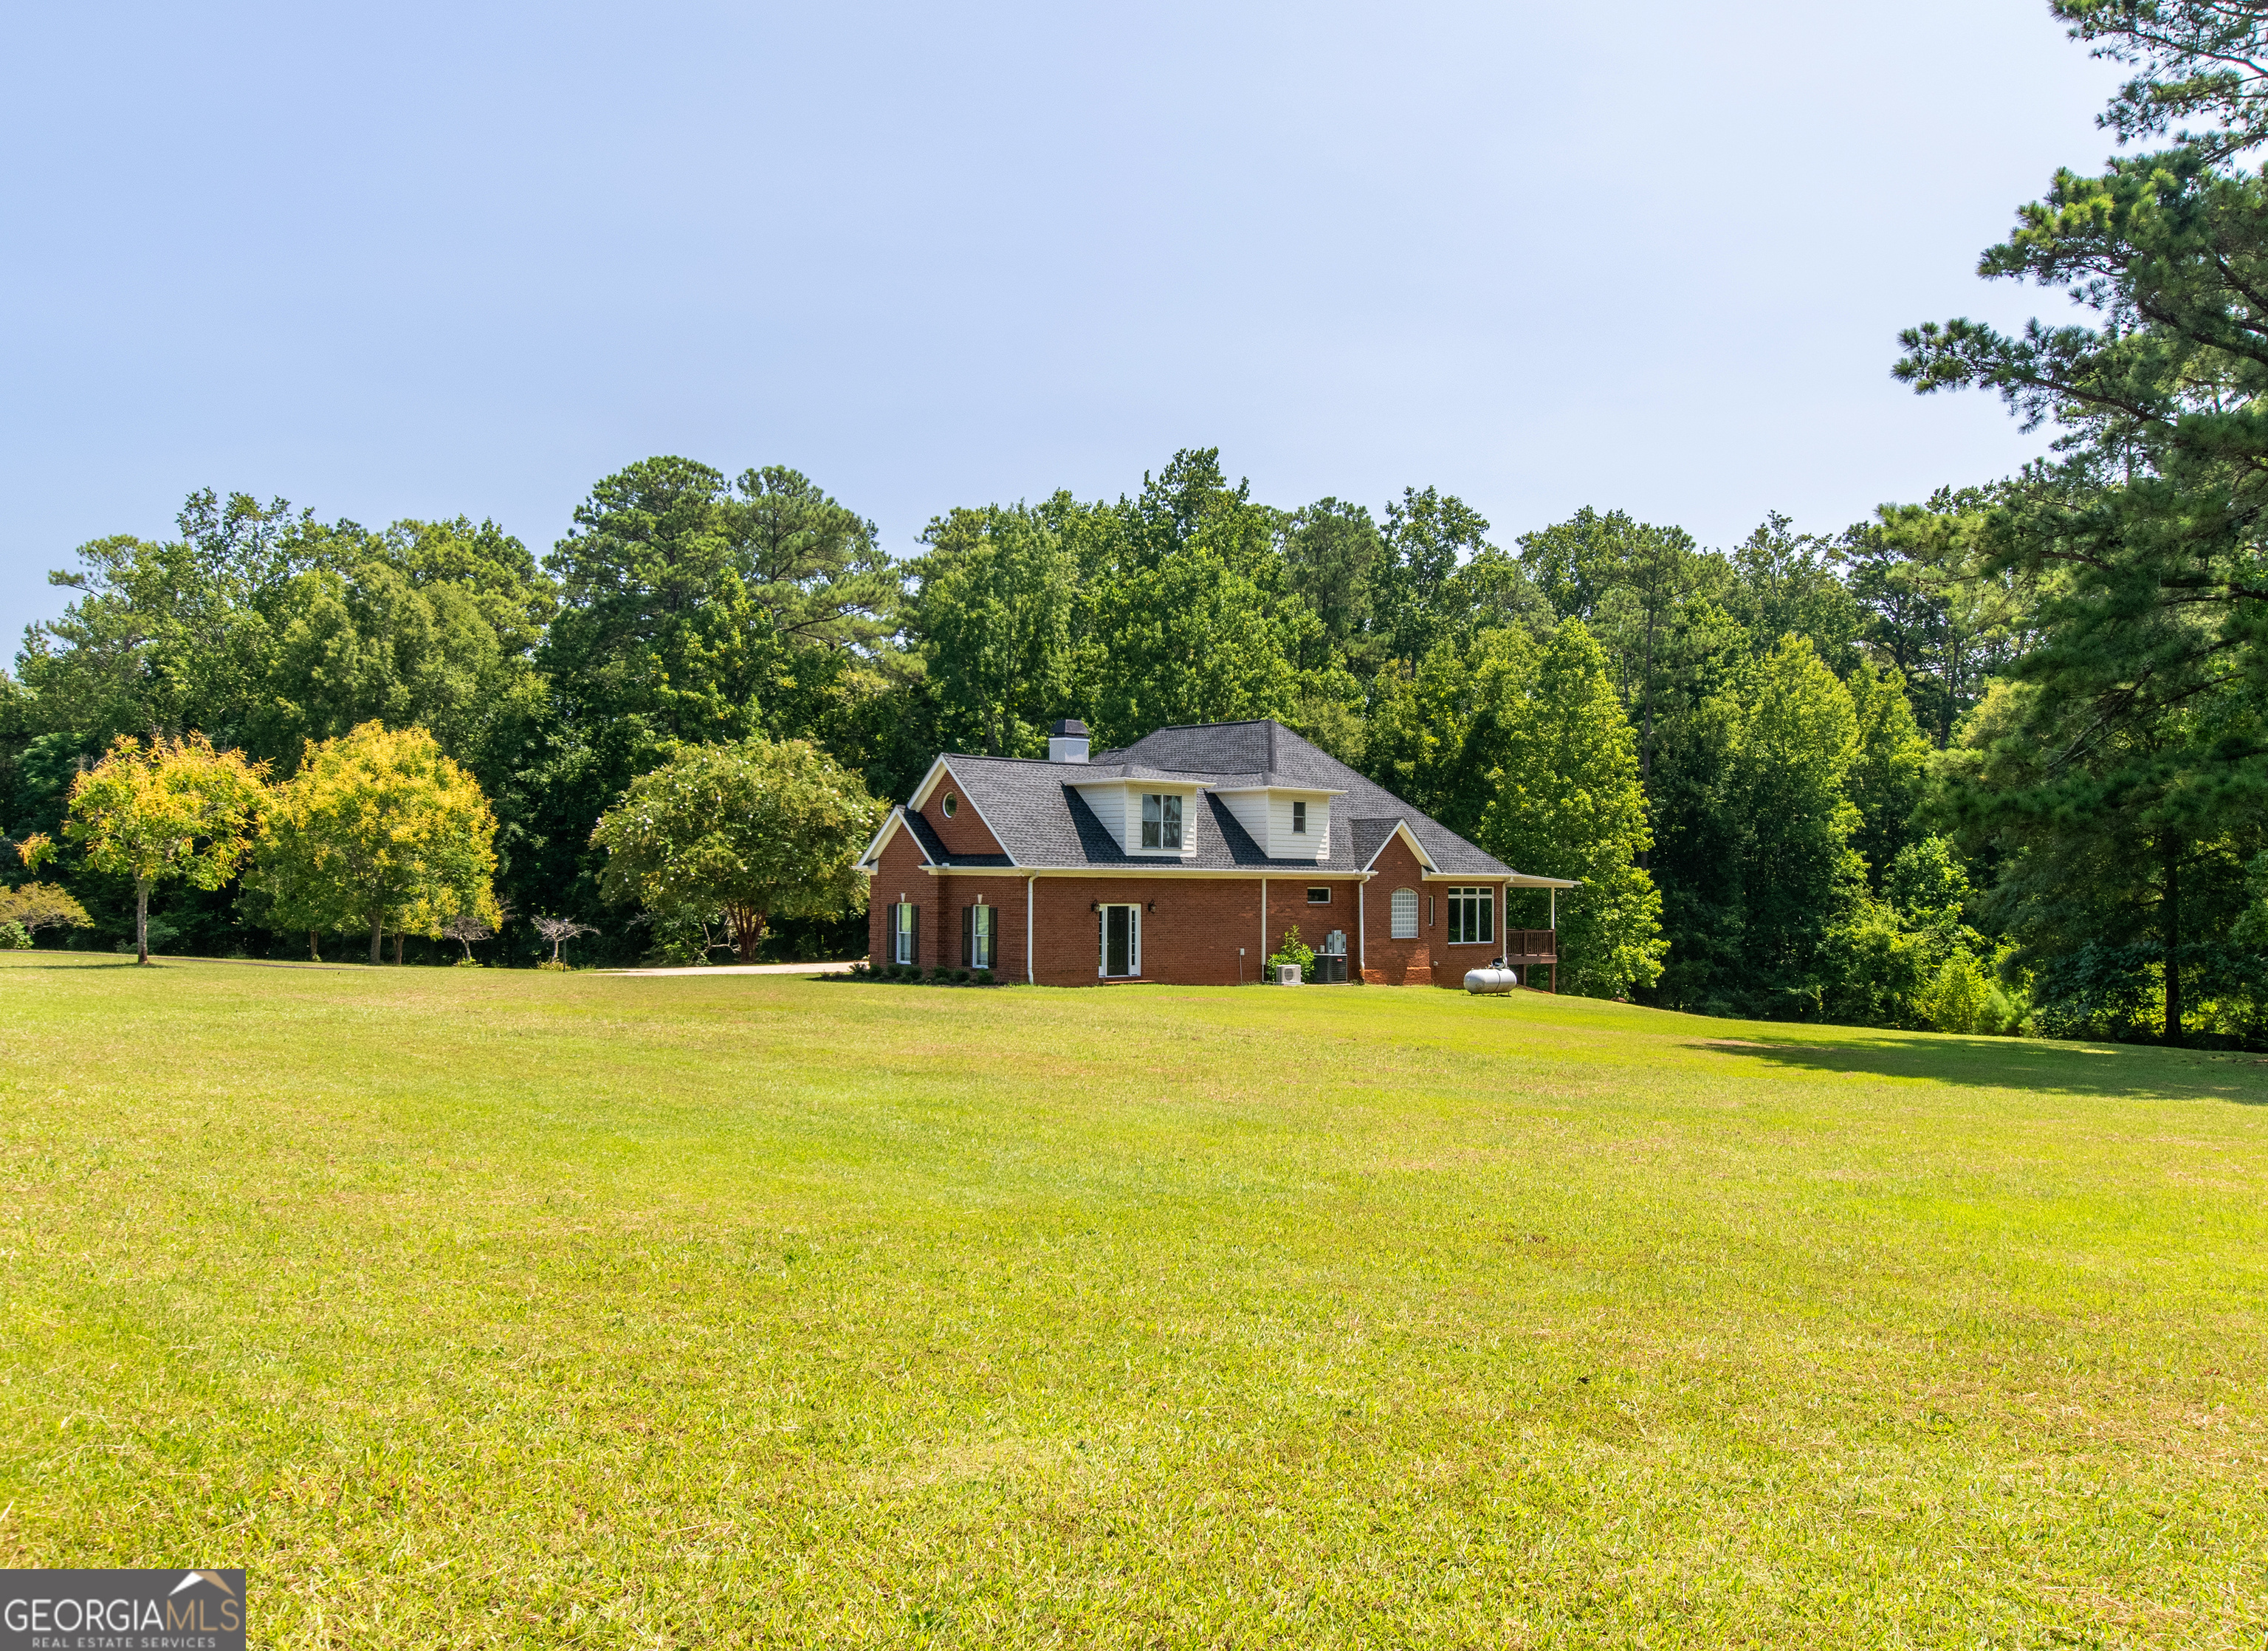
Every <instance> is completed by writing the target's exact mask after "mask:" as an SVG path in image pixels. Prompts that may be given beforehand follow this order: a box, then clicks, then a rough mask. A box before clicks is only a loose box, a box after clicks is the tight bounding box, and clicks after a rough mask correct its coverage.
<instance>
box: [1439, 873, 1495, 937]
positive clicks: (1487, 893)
mask: <svg viewBox="0 0 2268 1651" xmlns="http://www.w3.org/2000/svg"><path fill="white" fill-rule="evenodd" d="M1496 893H1497V891H1496V886H1495V885H1494V884H1492V883H1460V884H1458V885H1456V886H1455V887H1454V888H1451V889H1449V890H1448V896H1449V904H1450V906H1451V908H1452V909H1453V910H1454V907H1455V906H1456V904H1457V902H1458V900H1459V899H1460V897H1462V898H1464V899H1468V900H1469V899H1470V898H1471V897H1472V896H1475V895H1479V896H1483V897H1484V899H1485V901H1486V910H1487V911H1488V914H1489V933H1488V937H1487V938H1486V939H1484V940H1450V941H1448V942H1447V944H1449V945H1451V946H1494V945H1495V944H1496V937H1497V935H1498V933H1499V932H1500V931H1501V929H1502V927H1503V925H1501V924H1499V922H1498V921H1497V911H1496V907H1497V899H1496Z"/></svg>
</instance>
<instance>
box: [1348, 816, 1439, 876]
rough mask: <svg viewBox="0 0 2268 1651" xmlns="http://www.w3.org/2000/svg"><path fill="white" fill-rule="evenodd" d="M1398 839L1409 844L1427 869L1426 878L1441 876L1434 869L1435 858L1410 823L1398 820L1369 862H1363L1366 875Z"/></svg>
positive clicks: (1419, 863) (1420, 863)
mask: <svg viewBox="0 0 2268 1651" xmlns="http://www.w3.org/2000/svg"><path fill="white" fill-rule="evenodd" d="M1396 837H1400V838H1401V839H1402V840H1403V842H1404V843H1407V844H1409V845H1410V852H1411V853H1412V854H1415V855H1416V856H1417V857H1418V865H1419V866H1423V867H1424V868H1425V875H1426V876H1428V877H1434V876H1439V875H1440V873H1439V872H1438V871H1437V870H1436V868H1435V867H1434V865H1433V857H1432V855H1430V854H1428V853H1427V852H1425V844H1423V843H1420V842H1419V841H1418V838H1417V835H1416V834H1415V833H1414V832H1412V831H1411V830H1410V822H1408V821H1407V820H1396V821H1395V822H1394V829H1393V830H1391V831H1389V832H1388V833H1387V834H1386V841H1385V842H1384V843H1381V844H1379V845H1378V848H1377V850H1376V851H1375V852H1373V854H1372V855H1371V857H1370V858H1369V859H1367V860H1366V861H1364V862H1363V867H1362V869H1363V871H1364V872H1365V873H1368V872H1369V870H1370V868H1371V867H1372V866H1375V865H1377V864H1378V857H1379V855H1381V854H1383V853H1385V852H1386V851H1387V849H1388V847H1389V846H1391V844H1393V842H1394V839H1395V838H1396Z"/></svg>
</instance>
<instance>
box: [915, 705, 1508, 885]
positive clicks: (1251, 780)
mask: <svg viewBox="0 0 2268 1651" xmlns="http://www.w3.org/2000/svg"><path fill="white" fill-rule="evenodd" d="M945 761H946V764H947V765H948V766H949V767H950V768H951V769H952V770H953V776H954V781H955V782H956V783H957V784H958V785H959V786H960V789H961V795H962V796H964V797H966V798H967V799H968V800H969V802H970V803H972V804H973V805H975V807H976V812H977V813H978V814H981V815H982V816H983V820H984V822H985V823H986V824H987V825H989V826H990V827H991V829H992V834H993V836H994V837H997V838H998V839H999V842H1000V844H1001V846H1002V847H1003V848H1005V849H1006V850H1007V851H1008V854H1007V856H1002V855H997V854H983V855H968V854H951V853H948V852H947V851H946V847H945V844H943V843H942V842H940V841H939V840H938V838H937V835H936V833H935V832H933V831H932V830H931V829H929V826H928V823H927V822H925V821H923V820H922V819H921V818H920V816H919V815H917V814H913V813H911V812H910V811H906V815H905V817H906V819H907V821H908V822H909V825H911V827H912V828H913V829H914V831H915V833H916V835H917V837H918V839H919V840H920V842H921V844H922V846H923V848H924V850H925V851H928V853H929V856H930V858H931V859H932V860H934V861H936V862H937V863H939V865H952V866H1001V865H1005V864H1007V863H1008V859H1009V857H1013V861H1014V863H1015V864H1016V865H1017V866H1036V867H1043V868H1048V869H1058V868H1070V867H1084V866H1098V867H1108V866H1143V867H1145V868H1150V869H1155V870H1157V871H1160V872H1161V873H1167V874H1168V875H1170V874H1171V873H1172V872H1173V870H1174V869H1175V866H1183V867H1193V868H1196V869H1198V870H1205V871H1231V870H1240V869H1242V868H1244V867H1250V868H1251V869H1252V870H1254V871H1266V870H1280V871H1283V872H1285V873H1314V872H1322V871H1333V872H1354V871H1360V870H1361V869H1362V868H1363V866H1366V864H1368V863H1369V860H1370V859H1371V857H1372V856H1373V855H1374V854H1375V853H1377V851H1378V850H1379V848H1380V847H1381V845H1382V844H1384V843H1385V841H1386V840H1387V838H1388V837H1390V836H1391V835H1392V834H1393V831H1394V827H1395V822H1402V823H1403V824H1406V825H1407V826H1408V827H1409V828H1410V835H1411V836H1412V837H1416V838H1417V839H1418V842H1419V843H1420V844H1423V845H1424V846H1425V852H1426V855H1427V856H1428V857H1429V858H1430V859H1432V862H1433V864H1434V865H1435V866H1437V867H1439V868H1440V870H1442V871H1444V872H1467V873H1472V874H1473V875H1476V876H1483V877H1503V876H1516V875H1518V873H1515V872H1513V869H1512V867H1510V866H1506V865H1505V864H1504V863H1503V862H1502V861H1501V860H1499V859H1496V858H1495V857H1494V856H1492V855H1490V854H1487V853H1484V851H1482V850H1480V849H1479V848H1477V847H1476V846H1475V845H1474V844H1470V843H1468V842H1466V841H1465V839H1464V838H1462V837H1459V836H1458V835H1457V834H1456V833H1455V832H1454V831H1452V830H1450V829H1448V828H1447V826H1445V825H1442V824H1440V822H1437V821H1435V820H1432V819H1431V818H1430V817H1428V816H1427V815H1425V814H1421V813H1420V812H1419V811H1418V810H1417V809H1416V808H1413V807H1410V805H1409V804H1408V803H1406V802H1403V800H1401V799H1400V798H1399V797H1396V796H1395V795H1394V793H1393V792H1389V791H1387V790H1386V789H1384V788H1383V787H1382V786H1379V785H1373V784H1371V782H1370V781H1368V780H1366V779H1365V778H1363V777H1362V776H1361V775H1359V774H1358V773H1356V772H1355V771H1354V770H1352V769H1351V768H1349V767H1347V765H1346V764H1345V763H1341V762H1339V761H1338V760H1337V758H1335V757H1333V756H1331V755H1328V754H1327V753H1325V752H1323V751H1322V750H1320V749H1318V748H1316V747H1314V746H1313V745H1310V744H1309V743H1308V742H1307V741H1305V740H1303V739H1301V738H1300V736H1299V735H1298V734H1296V733H1292V731H1291V730H1290V729H1289V728H1286V727H1284V726H1282V725H1280V724H1278V723H1275V722H1222V723H1211V724H1207V725H1204V726H1197V727H1188V728H1160V729H1159V730H1158V731H1157V732H1156V733H1151V734H1147V735H1145V736H1144V737H1143V738H1141V739H1139V740H1137V741H1135V742H1134V743H1133V744H1132V745H1130V746H1128V747H1127V748H1125V749H1124V750H1123V751H1105V752H1103V753H1101V754H1100V755H1098V756H1097V757H1096V758H1095V760H1094V762H1092V763H1087V764H1085V765H1084V766H1074V765H1072V764H1069V763H1042V762H1031V761H1027V760H1023V759H1020V758H1013V757H998V756H970V755H961V754H959V753H954V754H950V755H947V756H946V759H945ZM1098 779H1173V780H1179V781H1182V782H1184V783H1189V784H1195V785H1204V786H1206V787H1209V788H1211V787H1226V788H1233V787H1236V786H1239V785H1255V786H1257V785H1283V786H1296V787H1303V788H1308V789H1313V790H1317V791H1334V792H1344V795H1343V796H1338V797H1335V798H1333V799H1332V800H1331V831H1330V855H1329V859H1324V860H1321V861H1318V860H1313V859H1270V858H1269V857H1268V856H1267V855H1266V854H1264V853H1263V852H1262V851H1261V849H1260V845H1259V844H1257V843H1256V842H1254V841H1253V840H1252V837H1251V836H1250V835H1249V834H1248V833H1247V832H1246V830H1245V829H1244V828H1243V827H1242V826H1241V825H1240V824H1239V823H1237V820H1236V817H1235V816H1234V815H1233V814H1230V813H1229V811H1228V807H1227V805H1226V804H1225V803H1223V802H1222V801H1221V800H1219V798H1218V797H1215V796H1212V795H1211V794H1210V793H1209V792H1208V793H1207V794H1205V795H1203V796H1201V797H1200V798H1199V800H1198V806H1197V807H1193V808H1192V809H1190V811H1189V818H1188V819H1187V820H1185V821H1184V822H1182V829H1183V831H1184V832H1185V833H1186V834H1187V841H1188V843H1189V846H1190V847H1191V848H1192V849H1193V850H1194V853H1192V854H1191V855H1189V857H1187V858H1185V859H1180V860H1178V861H1176V860H1172V859H1166V860H1160V859H1157V858H1155V857H1152V856H1149V855H1136V854H1129V853H1127V852H1126V851H1124V850H1123V849H1122V848H1120V847H1119V846H1118V844H1117V842H1116V839H1114V838H1113V837H1111V835H1110V833H1109V831H1108V829H1106V828H1105V827H1104V825H1103V823H1102V822H1101V820H1099V819H1097V818H1096V817H1095V814H1094V810H1093V809H1092V808H1090V807H1087V804H1086V799H1085V798H1083V797H1081V796H1080V795H1079V792H1076V791H1074V790H1073V789H1072V788H1071V787H1072V785H1073V784H1074V783H1075V782H1077V781H1080V780H1098Z"/></svg>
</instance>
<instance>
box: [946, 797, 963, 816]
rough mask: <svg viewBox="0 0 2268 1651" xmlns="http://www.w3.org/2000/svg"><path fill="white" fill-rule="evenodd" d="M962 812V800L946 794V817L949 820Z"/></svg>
mask: <svg viewBox="0 0 2268 1651" xmlns="http://www.w3.org/2000/svg"><path fill="white" fill-rule="evenodd" d="M960 812H961V799H960V798H958V797H956V796H954V794H953V793H952V792H946V793H945V817H946V819H948V820H950V819H952V818H953V816H954V815H955V814H959V813H960Z"/></svg>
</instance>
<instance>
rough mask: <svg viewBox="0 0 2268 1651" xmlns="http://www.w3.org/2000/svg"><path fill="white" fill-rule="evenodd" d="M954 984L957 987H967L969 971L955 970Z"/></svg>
mask: <svg viewBox="0 0 2268 1651" xmlns="http://www.w3.org/2000/svg"><path fill="white" fill-rule="evenodd" d="M953 984H954V985H956V986H965V985H967V984H968V970H967V969H954V971H953Z"/></svg>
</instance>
